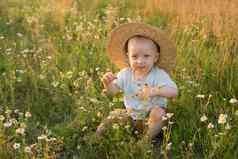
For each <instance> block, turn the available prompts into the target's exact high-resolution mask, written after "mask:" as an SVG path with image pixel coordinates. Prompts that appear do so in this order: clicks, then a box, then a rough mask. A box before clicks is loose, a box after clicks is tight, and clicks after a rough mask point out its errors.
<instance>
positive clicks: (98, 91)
mask: <svg viewBox="0 0 238 159" xmlns="http://www.w3.org/2000/svg"><path fill="white" fill-rule="evenodd" d="M41 2H43V1H35V2H28V1H24V2H22V3H19V2H18V1H11V2H8V1H2V2H0V114H1V115H3V116H4V118H5V119H4V120H0V158H4V159H5V158H19V159H22V158H31V157H32V156H34V157H35V158H45V159H46V158H73V157H78V158H85V159H92V158H96V156H97V155H99V154H103V155H104V156H107V158H115V159H119V158H129V159H134V158H143V159H152V158H155V156H156V154H153V148H152V147H151V146H152V145H150V144H148V145H145V148H144V150H143V151H141V152H140V151H139V149H138V148H137V147H136V146H135V143H136V138H135V136H134V135H132V133H131V131H130V130H128V129H126V128H124V127H119V129H112V130H111V131H110V132H109V133H108V134H107V135H108V137H107V138H106V139H104V140H103V141H102V142H100V143H96V144H95V143H91V142H90V140H89V139H92V138H93V133H94V132H95V130H96V127H97V125H98V124H99V123H100V121H101V120H102V119H104V118H105V117H106V116H107V115H108V114H109V112H110V111H111V110H113V109H114V108H122V107H123V103H122V99H121V96H117V97H107V96H105V94H103V93H102V90H103V87H102V83H101V82H100V78H101V76H102V74H103V73H104V72H105V71H106V70H107V69H110V70H113V71H114V72H116V71H118V69H117V68H116V67H115V66H113V65H112V64H111V63H110V61H109V60H108V58H107V57H106V55H105V42H106V37H107V34H108V32H110V31H111V29H112V28H113V27H115V26H117V25H119V24H120V23H124V22H127V21H142V22H147V23H150V24H153V25H156V26H158V27H161V28H162V29H163V30H166V31H170V30H171V29H172V28H170V27H169V26H170V25H168V24H169V22H170V20H172V18H173V17H172V16H171V17H167V16H165V15H162V14H160V12H156V13H154V15H150V16H147V17H143V10H142V8H141V7H140V5H135V4H134V3H132V1H121V2H120V3H119V2H113V3H112V2H111V1H100V2H98V4H97V5H95V6H94V7H92V9H91V10H90V9H89V10H87V6H85V4H84V3H82V4H81V3H79V1H75V2H74V3H73V4H74V5H73V6H72V7H73V9H71V10H69V11H68V12H66V13H65V14H64V16H63V17H55V16H54V14H52V12H51V11H50V10H49V12H47V11H45V10H44V12H43V10H42V6H41ZM94 2H95V1H94ZM22 4H24V5H22ZM109 4H110V6H112V7H115V8H114V9H117V13H116V14H115V15H113V16H114V17H113V21H108V15H107V11H108V9H107V8H108V6H109ZM116 7H117V8H116ZM59 18H61V19H63V20H59ZM62 21H63V23H62ZM109 23H111V24H112V25H111V26H109ZM211 27H212V26H211ZM206 29H207V30H210V28H206ZM201 30H202V28H201V26H200V25H199V24H197V25H196V24H194V25H193V26H191V27H189V30H186V31H185V30H173V32H172V33H171V34H170V37H171V38H172V39H173V40H174V41H175V42H176V46H177V67H176V69H175V70H174V71H173V73H172V77H173V79H174V80H175V81H176V83H177V85H178V88H179V96H178V97H177V98H176V99H173V100H170V103H169V107H168V110H169V112H172V113H174V116H173V117H172V119H171V120H172V121H173V122H175V123H174V124H173V125H168V126H169V127H171V126H172V129H171V131H168V132H167V133H166V134H167V140H165V141H166V142H165V144H164V145H163V151H165V152H166V148H165V147H166V145H167V144H168V143H169V142H171V143H172V153H173V156H174V158H178V159H180V158H187V159H190V158H206V159H211V158H227V159H230V158H232V159H233V158H238V157H237V156H238V151H237V146H238V136H237V134H238V131H237V130H238V129H237V128H238V127H237V122H238V115H237V114H238V107H237V103H236V104H231V103H229V100H230V99H231V98H236V99H237V98H238V83H237V81H238V75H237V72H238V56H237V41H235V40H234V39H229V38H228V37H227V39H225V40H224V41H223V43H220V41H219V39H217V38H216V36H215V35H214V34H213V33H212V32H211V33H210V34H209V36H207V37H206V38H204V37H203V36H202V35H201ZM198 94H203V95H205V97H204V98H197V97H196V96H197V95H198ZM209 96H210V97H209ZM7 109H11V110H13V111H14V110H15V109H19V111H20V112H23V113H24V112H27V111H29V112H31V113H32V117H31V118H29V119H26V118H25V117H24V115H23V116H20V117H19V116H18V115H16V113H15V114H14V113H11V115H10V116H8V115H7V114H6V113H5V111H6V110H7ZM204 114H205V115H206V116H207V118H208V120H207V121H205V122H201V121H200V118H201V117H202V115H204ZM220 114H227V123H229V125H230V128H229V127H228V125H226V124H224V125H223V124H218V118H219V115H220ZM10 119H17V124H15V125H13V126H11V127H10V128H6V127H4V125H3V124H4V123H6V122H7V121H10ZM21 122H24V123H25V124H27V127H26V133H25V136H21V135H16V133H15V130H16V129H17V128H18V127H19V126H20V123H21ZM210 122H211V123H213V125H214V128H213V129H208V128H207V126H208V123H210ZM42 134H45V135H47V136H48V139H49V138H52V137H55V138H56V139H57V142H51V141H48V140H47V141H45V142H44V143H43V141H42V142H41V141H39V140H38V139H37V137H38V136H40V135H42ZM15 142H17V143H20V144H21V148H20V149H17V150H14V149H13V144H14V143H15ZM62 142H63V143H62ZM32 144H35V145H36V146H35V147H34V148H35V149H38V150H39V151H37V152H34V153H33V152H32V154H31V157H29V156H28V154H27V153H25V152H24V147H25V146H29V145H32ZM62 145H63V148H62ZM164 156H166V154H164ZM165 158H166V157H165Z"/></svg>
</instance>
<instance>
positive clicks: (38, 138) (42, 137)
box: [37, 135, 47, 140]
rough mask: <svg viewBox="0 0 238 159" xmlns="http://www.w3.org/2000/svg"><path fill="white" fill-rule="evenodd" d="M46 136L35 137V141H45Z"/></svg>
mask: <svg viewBox="0 0 238 159" xmlns="http://www.w3.org/2000/svg"><path fill="white" fill-rule="evenodd" d="M46 139H47V136H46V135H41V136H38V137H37V140H46Z"/></svg>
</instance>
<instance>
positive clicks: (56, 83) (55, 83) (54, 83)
mask: <svg viewBox="0 0 238 159" xmlns="http://www.w3.org/2000/svg"><path fill="white" fill-rule="evenodd" d="M51 84H52V86H53V87H57V86H58V85H59V82H58V81H54V82H52V83H51Z"/></svg>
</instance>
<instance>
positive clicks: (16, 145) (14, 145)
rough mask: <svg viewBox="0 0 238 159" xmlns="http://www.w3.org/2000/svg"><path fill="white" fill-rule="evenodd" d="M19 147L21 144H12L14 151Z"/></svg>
mask: <svg viewBox="0 0 238 159" xmlns="http://www.w3.org/2000/svg"><path fill="white" fill-rule="evenodd" d="M20 147H21V144H20V143H14V144H13V148H14V149H15V150H16V149H19V148H20Z"/></svg>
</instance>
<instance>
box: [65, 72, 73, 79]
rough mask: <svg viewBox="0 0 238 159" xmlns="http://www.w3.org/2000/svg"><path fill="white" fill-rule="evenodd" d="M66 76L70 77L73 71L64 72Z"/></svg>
mask: <svg viewBox="0 0 238 159" xmlns="http://www.w3.org/2000/svg"><path fill="white" fill-rule="evenodd" d="M66 77H67V78H68V79H71V78H72V77H73V72H72V71H69V72H67V73H66Z"/></svg>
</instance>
